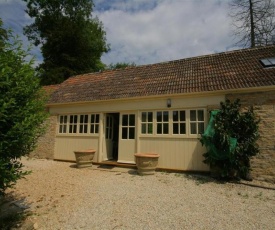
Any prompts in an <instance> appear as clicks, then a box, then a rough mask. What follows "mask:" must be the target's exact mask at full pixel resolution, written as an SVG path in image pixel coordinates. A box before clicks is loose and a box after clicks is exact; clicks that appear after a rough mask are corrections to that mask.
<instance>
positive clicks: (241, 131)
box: [200, 99, 259, 179]
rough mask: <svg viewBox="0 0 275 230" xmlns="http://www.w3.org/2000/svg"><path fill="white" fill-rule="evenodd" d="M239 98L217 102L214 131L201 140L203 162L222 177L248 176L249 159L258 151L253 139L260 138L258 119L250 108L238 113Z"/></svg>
mask: <svg viewBox="0 0 275 230" xmlns="http://www.w3.org/2000/svg"><path fill="white" fill-rule="evenodd" d="M240 109H241V105H240V100H239V99H237V100H236V101H234V102H233V103H231V102H230V100H226V102H225V103H224V102H221V103H220V111H219V112H218V113H216V114H215V117H214V121H213V124H212V125H213V127H212V128H213V130H214V132H213V134H212V135H208V136H207V135H203V136H202V138H201V139H200V141H201V143H202V144H203V145H206V147H207V152H206V153H204V157H205V160H204V163H206V164H208V165H210V168H216V169H218V174H219V176H220V177H222V178H232V177H240V178H243V179H248V178H247V177H248V174H249V171H250V158H251V157H252V156H255V155H256V154H257V153H258V152H259V148H258V145H257V144H256V141H257V139H258V137H259V133H258V129H259V127H258V124H259V119H257V118H256V116H255V113H254V112H253V107H250V108H248V109H247V111H244V112H241V111H240Z"/></svg>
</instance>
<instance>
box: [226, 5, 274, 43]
mask: <svg viewBox="0 0 275 230" xmlns="http://www.w3.org/2000/svg"><path fill="white" fill-rule="evenodd" d="M230 8H231V13H230V14H229V15H230V17H231V18H232V20H233V25H234V27H235V30H234V35H235V36H236V37H237V38H238V39H239V41H238V42H237V44H240V45H243V46H244V47H255V46H263V45H269V44H275V3H274V0H231V3H230Z"/></svg>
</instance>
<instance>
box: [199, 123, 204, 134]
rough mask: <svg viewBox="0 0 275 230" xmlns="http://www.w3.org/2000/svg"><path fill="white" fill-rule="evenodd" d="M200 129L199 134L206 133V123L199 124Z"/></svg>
mask: <svg viewBox="0 0 275 230" xmlns="http://www.w3.org/2000/svg"><path fill="white" fill-rule="evenodd" d="M198 129H199V132H198V133H199V134H202V133H204V123H199V124H198Z"/></svg>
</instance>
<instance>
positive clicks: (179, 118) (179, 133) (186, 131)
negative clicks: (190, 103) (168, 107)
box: [171, 109, 188, 136]
mask: <svg viewBox="0 0 275 230" xmlns="http://www.w3.org/2000/svg"><path fill="white" fill-rule="evenodd" d="M174 112H177V113H178V120H177V121H175V120H174ZM181 112H184V117H185V119H184V120H181V114H180V113H181ZM186 113H187V112H186V110H185V109H178V110H172V111H171V115H172V117H171V119H172V134H173V135H176V136H178V135H180V136H182V135H187V133H188V129H187V126H188V125H187V123H188V122H187V114H186ZM174 124H176V125H178V133H174ZM181 124H184V125H185V132H184V133H181Z"/></svg>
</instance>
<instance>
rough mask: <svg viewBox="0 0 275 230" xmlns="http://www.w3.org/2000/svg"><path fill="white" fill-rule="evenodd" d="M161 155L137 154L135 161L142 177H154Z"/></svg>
mask: <svg viewBox="0 0 275 230" xmlns="http://www.w3.org/2000/svg"><path fill="white" fill-rule="evenodd" d="M159 157H160V155H159V154H156V153H136V154H135V160H136V165H137V169H138V173H139V174H140V175H152V174H154V173H155V170H156V167H157V165H158V159H159Z"/></svg>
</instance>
